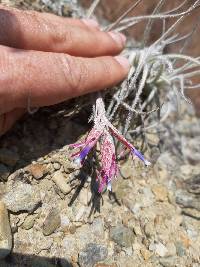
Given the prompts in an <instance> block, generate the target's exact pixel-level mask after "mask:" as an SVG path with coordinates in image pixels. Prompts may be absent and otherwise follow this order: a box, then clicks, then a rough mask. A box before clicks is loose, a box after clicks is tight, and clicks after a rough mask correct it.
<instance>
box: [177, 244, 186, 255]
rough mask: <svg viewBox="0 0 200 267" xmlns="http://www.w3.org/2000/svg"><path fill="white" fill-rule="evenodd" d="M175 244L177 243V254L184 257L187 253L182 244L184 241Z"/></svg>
mask: <svg viewBox="0 0 200 267" xmlns="http://www.w3.org/2000/svg"><path fill="white" fill-rule="evenodd" d="M175 245H176V251H177V255H178V256H180V257H183V256H184V255H185V254H186V251H185V248H184V245H183V244H182V242H176V244H175Z"/></svg>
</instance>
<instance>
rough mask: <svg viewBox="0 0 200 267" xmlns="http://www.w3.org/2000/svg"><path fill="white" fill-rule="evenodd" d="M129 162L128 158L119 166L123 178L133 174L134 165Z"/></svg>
mask: <svg viewBox="0 0 200 267" xmlns="http://www.w3.org/2000/svg"><path fill="white" fill-rule="evenodd" d="M132 165H133V164H131V162H130V161H129V160H128V161H127V162H125V163H124V164H123V165H122V167H121V168H120V174H121V175H122V177H123V178H125V179H128V178H130V177H131V176H133V174H134V167H133V166H132Z"/></svg>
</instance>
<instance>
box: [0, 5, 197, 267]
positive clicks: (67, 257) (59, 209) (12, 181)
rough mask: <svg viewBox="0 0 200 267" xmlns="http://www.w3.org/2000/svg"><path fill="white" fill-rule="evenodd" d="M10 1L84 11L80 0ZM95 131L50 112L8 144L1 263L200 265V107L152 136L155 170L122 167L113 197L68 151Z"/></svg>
mask: <svg viewBox="0 0 200 267" xmlns="http://www.w3.org/2000/svg"><path fill="white" fill-rule="evenodd" d="M2 2H7V3H8V2H9V3H10V4H13V2H15V5H18V6H19V5H20V6H21V5H22V6H25V7H26V8H27V6H28V7H34V8H35V9H38V10H39V9H41V8H44V9H45V10H47V9H53V12H55V13H59V12H61V13H60V14H65V13H62V12H68V13H67V14H66V15H69V14H75V13H74V11H73V10H74V9H75V12H80V10H78V9H77V8H76V1H67V0H66V1H64V0H62V1H61V0H60V1H53V0H52V1H51V0H42V1H17V0H16V1H2ZM63 3H64V4H63ZM47 7H51V8H47ZM59 114H61V115H59ZM82 116H83V115H82ZM85 121H87V117H86V118H85ZM86 125H87V124H86V123H84V120H83V119H80V117H78V116H76V117H75V118H74V119H73V120H72V119H69V117H67V116H63V115H62V112H59V113H57V112H56V110H49V109H41V110H40V111H38V112H37V113H36V114H35V115H33V116H30V115H29V116H27V117H26V118H25V119H24V120H23V121H21V122H19V123H18V124H17V125H16V127H15V128H14V129H13V130H12V131H11V132H10V133H8V134H7V135H6V136H4V137H3V138H1V140H0V199H1V201H0V259H1V260H0V266H2V267H4V266H9V267H17V266H20V267H21V266H27V267H29V266H30V267H31V266H35V267H36V266H37V267H43V266H49V267H53V266H59V267H68V266H74V267H75V266H76V267H78V266H80V267H92V266H95V267H133V266H134V267H139V266H141V267H142V266H147V267H157V266H159V267H162V266H163V267H175V266H177V267H199V266H200V264H199V262H200V153H199V148H200V120H199V119H198V118H196V117H195V115H194V111H193V110H192V108H191V107H188V106H187V105H186V104H185V103H184V102H183V103H182V105H181V111H180V114H179V116H178V115H177V112H176V111H174V112H172V113H171V115H170V117H169V118H168V120H167V121H166V122H165V123H164V125H161V126H159V127H158V131H155V129H153V131H151V132H149V133H148V134H147V142H148V144H149V149H148V151H146V152H145V155H146V156H147V158H149V159H150V160H151V162H152V166H151V167H150V168H148V169H146V168H144V167H143V166H142V165H141V163H140V162H138V161H134V162H133V161H132V160H131V159H129V160H127V161H126V162H120V165H121V173H120V175H119V176H118V178H117V180H116V181H115V182H114V186H113V187H114V188H113V193H112V194H108V192H105V193H104V194H103V195H102V196H100V195H99V194H98V193H97V188H96V184H95V182H94V177H93V176H92V172H91V173H90V169H91V167H90V165H89V161H88V163H87V164H86V168H85V169H83V170H80V169H77V168H76V166H74V165H73V163H72V162H71V161H70V154H71V152H70V150H69V147H68V144H70V143H73V142H74V141H76V140H77V138H78V137H80V136H81V135H83V134H85V132H86V130H87V129H86V127H87V126H86ZM10 251H12V252H11V254H10V255H9V256H7V255H8V254H9V253H10Z"/></svg>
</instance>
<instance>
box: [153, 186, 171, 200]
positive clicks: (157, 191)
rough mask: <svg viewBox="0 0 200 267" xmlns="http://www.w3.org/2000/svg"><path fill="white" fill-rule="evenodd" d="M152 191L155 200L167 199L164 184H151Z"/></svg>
mask: <svg viewBox="0 0 200 267" xmlns="http://www.w3.org/2000/svg"><path fill="white" fill-rule="evenodd" d="M152 191H153V193H154V195H155V197H156V200H157V201H161V202H164V201H166V200H167V197H168V190H167V188H166V187H165V186H163V185H160V184H155V185H153V186H152Z"/></svg>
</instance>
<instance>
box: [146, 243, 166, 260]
mask: <svg viewBox="0 0 200 267" xmlns="http://www.w3.org/2000/svg"><path fill="white" fill-rule="evenodd" d="M149 250H150V251H154V252H155V253H156V254H157V255H158V256H160V257H165V256H166V254H167V252H168V250H167V248H166V247H165V246H164V245H163V244H162V243H161V242H159V243H151V244H150V245H149Z"/></svg>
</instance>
